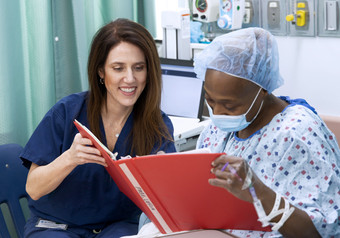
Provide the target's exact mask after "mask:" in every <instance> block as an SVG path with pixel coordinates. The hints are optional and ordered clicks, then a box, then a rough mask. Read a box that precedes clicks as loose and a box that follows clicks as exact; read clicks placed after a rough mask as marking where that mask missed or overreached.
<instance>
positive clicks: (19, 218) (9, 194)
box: [0, 144, 29, 238]
mask: <svg viewBox="0 0 340 238" xmlns="http://www.w3.org/2000/svg"><path fill="white" fill-rule="evenodd" d="M22 150H23V148H22V146H20V145H18V144H5V145H0V208H1V209H0V237H1V238H16V237H23V232H24V226H25V223H26V220H27V218H28V216H29V210H28V203H27V198H28V195H27V193H26V191H25V184H26V178H27V173H28V170H27V169H26V168H25V167H24V166H23V165H22V163H21V160H20V158H19V154H20V152H21V151H22Z"/></svg>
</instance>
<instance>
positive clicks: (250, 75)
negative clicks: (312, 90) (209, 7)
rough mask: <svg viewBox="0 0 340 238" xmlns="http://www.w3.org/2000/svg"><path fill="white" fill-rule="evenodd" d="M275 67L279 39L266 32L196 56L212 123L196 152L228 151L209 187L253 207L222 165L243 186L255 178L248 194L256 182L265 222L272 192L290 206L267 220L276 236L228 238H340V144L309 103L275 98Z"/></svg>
mask: <svg viewBox="0 0 340 238" xmlns="http://www.w3.org/2000/svg"><path fill="white" fill-rule="evenodd" d="M278 61H279V57H278V50H277V45H276V41H275V38H274V37H273V36H272V35H271V34H270V33H269V32H267V31H265V30H263V29H261V28H247V29H242V30H238V31H234V32H232V33H228V34H225V35H222V36H220V37H217V38H215V40H214V41H213V42H212V43H211V44H210V45H209V46H207V47H206V49H205V50H204V51H203V52H202V53H201V54H199V55H198V56H197V57H196V58H195V72H196V73H197V76H198V78H200V79H202V80H205V92H206V95H205V97H206V103H207V106H208V109H209V114H210V118H211V120H212V122H211V124H210V125H209V126H207V127H206V128H205V129H204V131H203V132H202V133H201V135H200V137H199V139H198V143H197V148H210V149H211V151H212V152H225V153H226V156H224V158H218V159H217V160H216V161H215V162H214V163H213V170H212V172H213V173H214V174H215V175H216V177H217V178H216V179H213V180H211V181H210V183H211V184H212V185H214V186H218V187H222V188H225V189H226V190H228V191H229V192H231V193H233V194H234V195H235V196H237V197H239V198H241V199H243V200H246V201H249V202H253V200H254V201H255V199H254V196H250V195H249V194H251V192H249V191H250V190H249V191H248V189H245V188H244V187H243V186H242V183H239V182H238V181H237V177H236V176H234V175H233V174H232V173H230V172H228V171H227V170H224V171H221V167H223V165H224V164H226V163H228V164H229V165H232V167H234V168H235V169H236V172H237V173H238V174H239V175H240V177H241V178H242V180H243V181H245V180H247V173H246V172H244V171H248V173H249V171H250V172H252V174H253V177H252V178H253V180H252V181H251V183H250V184H249V183H248V184H247V188H248V186H249V188H250V187H251V186H252V184H253V187H254V188H255V191H257V192H258V194H257V195H258V196H261V197H262V199H261V202H262V204H263V207H264V208H265V209H264V210H265V214H262V217H261V218H263V216H264V217H265V216H266V215H267V216H268V213H270V211H271V210H272V208H273V203H274V202H273V201H274V197H275V194H277V195H276V198H278V199H283V201H285V202H287V204H289V206H287V207H286V206H284V207H283V202H281V206H280V208H282V209H284V210H285V213H286V214H285V213H282V214H280V215H278V216H277V217H274V218H272V219H271V218H268V221H269V224H270V225H271V226H272V229H273V228H274V226H275V224H277V223H280V224H279V225H278V226H277V229H274V231H271V232H259V231H240V230H228V231H229V232H230V233H232V234H235V235H236V236H239V237H282V236H284V237H286V236H290V237H319V236H320V235H321V236H322V237H340V169H339V168H340V151H339V146H338V144H337V141H336V138H335V136H334V134H333V133H332V132H331V131H330V130H329V129H328V128H327V126H326V125H325V123H324V122H323V121H322V119H321V118H320V117H319V116H318V114H317V112H316V111H315V109H314V108H313V107H311V106H310V105H309V104H308V103H307V102H306V101H305V100H303V99H295V100H293V99H290V98H289V97H276V96H274V95H273V93H272V91H273V90H275V89H276V88H278V87H280V86H281V85H282V84H283V79H282V77H281V76H280V73H279V63H278ZM256 93H257V94H256ZM248 95H250V96H248ZM255 95H256V97H254V96H255ZM243 105H244V106H243ZM238 108H240V109H238ZM243 115H244V116H243ZM243 117H244V118H243ZM242 119H244V120H242ZM229 165H228V166H229ZM243 185H244V184H243ZM279 196H281V198H279ZM279 201H280V200H279ZM273 209H274V208H273ZM289 209H292V212H291V213H289V212H288V210H289ZM293 210H294V211H293ZM258 214H259V213H258ZM260 215H261V214H260ZM265 219H266V217H265V218H264V220H265ZM280 219H283V220H282V221H281V222H280Z"/></svg>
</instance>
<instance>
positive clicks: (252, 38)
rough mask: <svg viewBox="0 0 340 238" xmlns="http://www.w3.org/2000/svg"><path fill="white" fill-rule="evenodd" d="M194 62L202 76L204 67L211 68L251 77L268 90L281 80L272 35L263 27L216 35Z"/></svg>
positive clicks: (281, 81)
mask: <svg viewBox="0 0 340 238" xmlns="http://www.w3.org/2000/svg"><path fill="white" fill-rule="evenodd" d="M194 65H195V73H196V74H197V77H198V78H199V79H202V80H204V78H205V73H206V70H207V69H214V70H217V71H221V72H224V73H226V74H229V75H233V76H236V77H239V78H243V79H246V80H249V81H252V82H254V83H255V84H257V85H259V86H260V87H262V88H264V89H265V90H267V91H268V92H269V93H271V92H272V91H273V90H274V89H276V88H278V87H280V86H281V85H282V84H283V79H282V77H281V76H280V72H279V53H278V48H277V44H276V41H275V38H274V36H273V35H272V34H270V33H269V32H268V31H266V30H264V29H262V28H257V27H251V28H245V29H241V30H237V31H233V32H230V33H227V34H224V35H221V36H218V37H216V38H215V39H214V40H213V41H212V42H211V43H210V44H209V45H207V47H206V48H205V49H204V50H203V51H202V52H201V53H199V54H198V55H197V56H195V58H194Z"/></svg>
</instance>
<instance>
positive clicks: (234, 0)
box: [217, 0, 251, 30]
mask: <svg viewBox="0 0 340 238" xmlns="http://www.w3.org/2000/svg"><path fill="white" fill-rule="evenodd" d="M244 13H245V0H220V17H219V19H218V21H217V25H218V27H219V28H221V29H225V30H234V29H240V28H242V23H243V19H244ZM250 17H251V16H248V18H249V19H248V20H249V21H250Z"/></svg>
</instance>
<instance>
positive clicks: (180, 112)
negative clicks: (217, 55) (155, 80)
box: [161, 58, 204, 119]
mask: <svg viewBox="0 0 340 238" xmlns="http://www.w3.org/2000/svg"><path fill="white" fill-rule="evenodd" d="M161 68H162V81H163V88H162V101H161V109H162V111H164V112H165V113H167V114H168V115H169V116H178V117H188V118H199V119H201V118H202V112H203V105H204V90H203V83H204V82H203V81H202V80H200V79H198V78H196V74H195V72H194V67H193V62H192V61H187V60H172V59H163V58H162V59H161Z"/></svg>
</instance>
